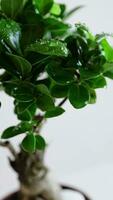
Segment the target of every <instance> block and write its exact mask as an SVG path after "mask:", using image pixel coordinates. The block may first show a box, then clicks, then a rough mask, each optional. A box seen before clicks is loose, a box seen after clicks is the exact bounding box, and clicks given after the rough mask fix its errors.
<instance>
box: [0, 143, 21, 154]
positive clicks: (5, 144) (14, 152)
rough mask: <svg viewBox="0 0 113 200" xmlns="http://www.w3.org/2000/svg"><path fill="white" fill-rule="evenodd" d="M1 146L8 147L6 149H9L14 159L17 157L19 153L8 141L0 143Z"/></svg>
mask: <svg viewBox="0 0 113 200" xmlns="http://www.w3.org/2000/svg"><path fill="white" fill-rule="evenodd" d="M0 146H1V147H6V148H8V149H9V151H10V152H11V154H12V155H13V156H14V157H16V155H17V153H16V151H15V149H14V147H13V146H12V144H11V143H10V142H8V141H6V142H0Z"/></svg>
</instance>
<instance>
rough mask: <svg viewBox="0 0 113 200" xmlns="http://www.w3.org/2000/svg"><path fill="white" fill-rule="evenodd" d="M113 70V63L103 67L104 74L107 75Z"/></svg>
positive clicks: (107, 63)
mask: <svg viewBox="0 0 113 200" xmlns="http://www.w3.org/2000/svg"><path fill="white" fill-rule="evenodd" d="M111 70H113V63H112V62H111V63H110V62H106V63H105V64H104V65H103V73H106V72H108V71H111Z"/></svg>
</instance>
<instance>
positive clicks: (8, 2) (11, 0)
mask: <svg viewBox="0 0 113 200" xmlns="http://www.w3.org/2000/svg"><path fill="white" fill-rule="evenodd" d="M23 2H24V1H23V0H1V9H2V11H3V12H4V13H5V14H6V15H7V16H8V17H11V18H15V17H16V16H17V14H18V13H19V12H20V11H21V9H22V8H23V6H24V4H23Z"/></svg>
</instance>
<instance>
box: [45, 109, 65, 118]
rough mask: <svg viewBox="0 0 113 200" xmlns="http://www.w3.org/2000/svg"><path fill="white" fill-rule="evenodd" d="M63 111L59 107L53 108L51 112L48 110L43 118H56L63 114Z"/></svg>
mask: <svg viewBox="0 0 113 200" xmlns="http://www.w3.org/2000/svg"><path fill="white" fill-rule="evenodd" d="M64 112H65V110H64V109H63V108H61V107H55V108H54V109H52V110H49V111H47V112H46V113H45V118H51V117H57V116H59V115H61V114H63V113H64Z"/></svg>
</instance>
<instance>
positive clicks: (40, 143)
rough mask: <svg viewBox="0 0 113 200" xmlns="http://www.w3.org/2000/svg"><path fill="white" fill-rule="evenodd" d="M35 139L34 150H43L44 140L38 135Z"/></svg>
mask: <svg viewBox="0 0 113 200" xmlns="http://www.w3.org/2000/svg"><path fill="white" fill-rule="evenodd" d="M35 138H36V149H38V150H44V149H45V147H46V142H45V140H44V138H43V137H42V136H40V135H37V136H35Z"/></svg>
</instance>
